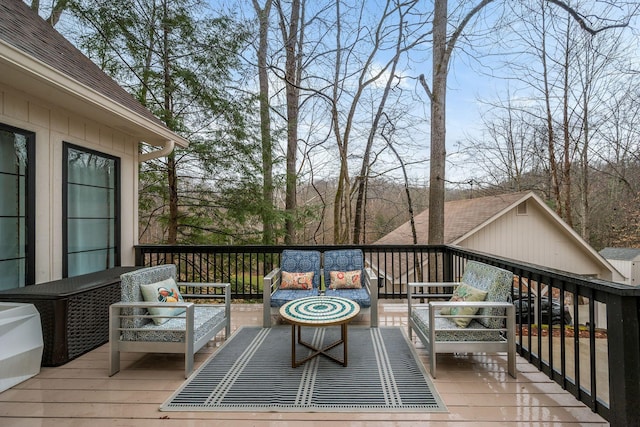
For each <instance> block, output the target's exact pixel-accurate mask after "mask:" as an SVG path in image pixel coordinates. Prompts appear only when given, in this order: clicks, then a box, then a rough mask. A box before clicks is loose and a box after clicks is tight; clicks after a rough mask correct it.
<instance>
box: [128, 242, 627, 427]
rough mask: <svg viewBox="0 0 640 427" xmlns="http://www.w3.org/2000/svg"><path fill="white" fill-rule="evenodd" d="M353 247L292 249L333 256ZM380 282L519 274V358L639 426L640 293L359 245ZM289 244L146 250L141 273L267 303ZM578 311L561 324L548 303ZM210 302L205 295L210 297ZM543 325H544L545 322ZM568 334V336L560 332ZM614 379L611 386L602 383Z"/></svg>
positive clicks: (390, 290) (400, 285) (395, 294)
mask: <svg viewBox="0 0 640 427" xmlns="http://www.w3.org/2000/svg"><path fill="white" fill-rule="evenodd" d="M353 247H354V246H337V245H327V246H312V247H311V246H294V247H291V246H287V247H286V248H297V249H314V250H319V251H325V250H329V249H339V248H353ZM359 247H360V248H362V250H363V251H364V253H365V258H366V263H367V264H368V265H369V266H370V267H371V268H373V269H374V271H375V272H376V273H377V274H378V277H379V286H380V288H379V298H382V299H404V298H406V284H407V283H408V282H419V281H454V280H456V279H457V278H459V277H460V276H461V274H462V271H463V268H464V263H465V261H466V260H470V259H472V260H477V261H480V262H484V263H487V264H491V265H495V266H498V267H501V268H504V269H506V270H509V271H512V272H513V273H514V287H513V298H514V301H517V303H516V309H517V311H519V312H521V313H523V312H524V310H525V309H526V306H523V304H524V303H528V306H529V307H534V309H533V311H534V313H530V314H531V315H529V316H527V318H526V319H523V321H522V323H520V324H519V325H518V326H517V332H518V352H519V354H520V355H521V356H522V357H524V358H526V359H527V360H528V361H529V362H530V363H531V364H533V365H534V366H536V367H537V369H539V370H540V371H542V372H545V373H546V374H547V375H548V376H549V378H551V379H553V380H554V381H556V382H557V383H558V384H560V385H561V386H562V387H563V388H564V389H565V390H567V391H569V392H570V393H571V394H573V395H574V396H575V397H576V398H577V399H579V400H580V401H582V402H584V403H585V404H586V405H588V406H589V407H590V408H591V409H592V410H593V411H594V412H597V413H598V414H600V415H601V416H602V417H603V418H605V419H607V420H608V421H609V422H610V423H611V425H621V426H622V425H632V424H633V423H635V422H637V420H638V419H640V406H639V405H637V404H636V403H635V402H636V399H637V396H640V288H633V287H629V286H626V285H622V284H617V283H613V282H608V281H604V280H598V279H590V278H585V277H581V276H578V275H572V274H569V273H565V272H561V271H556V270H551V269H545V268H544V267H540V266H536V265H531V264H525V263H520V262H515V261H511V260H507V259H502V258H498V257H493V256H491V255H487V254H482V253H478V252H473V251H468V250H464V249H461V248H457V247H452V246H425V245H416V246H412V245H407V246H404V245H394V246H388V245H385V246H381V245H366V246H359ZM283 249H285V247H284V246H167V245H139V246H137V247H136V265H144V266H150V265H156V264H162V263H175V264H176V265H177V266H178V270H179V271H180V276H181V277H180V279H181V280H184V281H193V282H230V283H231V285H232V294H233V296H232V298H234V299H236V300H238V299H240V300H246V301H251V300H260V299H262V278H263V277H264V276H265V275H266V274H267V273H269V271H271V270H272V269H273V268H274V266H277V265H278V264H279V261H280V254H281V252H282V250H283ZM544 294H546V295H547V297H548V298H551V300H553V301H556V302H558V303H559V305H560V308H561V309H563V310H564V309H565V307H566V309H567V310H569V312H570V314H571V324H568V322H567V320H566V319H565V318H564V317H563V316H561V317H560V320H559V324H557V325H553V320H552V313H551V310H548V313H544V312H543V311H542V305H541V304H539V301H540V297H541V296H542V295H544ZM203 297H206V295H203ZM536 319H537V320H536ZM561 331H564V333H561ZM603 378H604V379H605V380H602V379H603Z"/></svg>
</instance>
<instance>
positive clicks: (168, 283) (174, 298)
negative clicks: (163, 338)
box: [140, 278, 185, 325]
mask: <svg viewBox="0 0 640 427" xmlns="http://www.w3.org/2000/svg"><path fill="white" fill-rule="evenodd" d="M140 291H141V292H142V298H143V299H144V300H145V301H146V302H165V303H167V306H170V305H171V304H172V303H176V302H183V301H184V299H182V295H180V292H178V284H177V283H176V281H175V280H174V279H173V278H169V279H165V280H162V281H160V282H157V283H150V284H148V285H140ZM148 311H149V314H151V315H153V316H176V315H178V314H180V313H184V312H185V308H184V307H177V308H173V307H168V308H160V307H149V309H148ZM168 320H169V319H167V318H162V317H159V318H156V317H154V318H153V322H154V323H155V324H156V325H162V324H163V323H165V322H166V321H168Z"/></svg>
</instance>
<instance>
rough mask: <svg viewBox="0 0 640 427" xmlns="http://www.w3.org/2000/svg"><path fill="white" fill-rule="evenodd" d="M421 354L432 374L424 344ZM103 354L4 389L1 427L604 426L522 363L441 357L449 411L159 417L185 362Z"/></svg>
mask: <svg viewBox="0 0 640 427" xmlns="http://www.w3.org/2000/svg"><path fill="white" fill-rule="evenodd" d="M356 322H358V323H360V321H359V320H358V319H356ZM363 323H364V322H363ZM406 323H407V322H406V303H401V302H399V301H398V302H385V301H381V303H380V326H392V325H396V326H399V325H402V326H405V327H406ZM261 324H262V306H261V305H251V304H234V305H233V313H232V329H233V330H235V329H237V328H238V327H240V326H244V325H251V326H260V325H261ZM414 339H415V337H414ZM220 343H221V340H220V339H217V340H216V341H214V342H212V343H211V344H210V345H209V346H207V347H205V348H204V349H202V350H201V351H200V352H199V353H198V354H196V368H197V367H198V366H199V365H200V364H201V363H202V362H203V361H204V360H206V359H207V357H208V356H209V355H210V354H211V353H212V352H214V351H216V349H217V348H218V347H219V345H220ZM416 348H417V350H418V353H419V354H420V356H421V359H422V361H423V363H424V364H425V367H426V369H427V371H428V356H427V354H426V352H425V350H424V348H423V347H422V346H421V345H420V344H416ZM107 350H108V344H105V345H103V346H101V347H99V348H98V349H96V350H94V351H91V352H89V353H87V354H85V355H83V356H81V357H79V358H77V359H75V360H73V361H71V362H69V363H67V364H66V365H64V366H61V367H56V368H42V370H41V372H40V374H39V375H37V376H36V377H34V378H32V379H30V380H27V381H25V382H23V383H21V384H19V385H17V386H15V387H14V388H12V389H9V390H7V391H5V392H3V393H0V426H2V427H5V426H6V427H9V426H11V427H14V426H15V427H23V426H30V427H31V426H46V427H58V426H59V427H63V426H64V427H72V426H90V427H103V426H109V427H115V426H136V427H146V426H166V427H173V426H176V427H178V426H179V427H189V426H208V427H217V426H240V427H243V426H256V427H260V426H268V425H279V426H296V427H311V426H332V427H333V426H338V425H339V426H343V425H350V426H365V425H366V426H367V427H369V426H372V427H376V426H421V425H427V424H428V425H430V426H474V427H476V426H477V427H483V426H492V427H494V426H528V425H544V426H571V425H576V426H577V425H589V426H596V425H608V423H607V422H606V421H605V420H604V419H602V418H601V417H600V416H598V415H596V414H594V413H593V412H591V410H590V409H589V408H587V407H586V406H584V405H583V404H582V403H580V402H579V401H578V400H576V399H575V398H574V397H573V396H572V395H571V394H569V393H567V392H565V391H563V390H562V388H561V387H560V386H559V385H557V384H556V383H554V382H552V381H551V380H549V379H548V378H547V377H546V376H545V375H544V374H542V373H539V372H537V370H536V369H535V368H534V367H533V366H531V365H529V364H528V363H527V362H526V361H525V360H524V359H522V358H520V357H519V358H518V364H517V365H518V366H517V367H518V378H517V380H514V379H513V378H511V377H510V376H509V375H508V374H507V372H506V355H475V356H462V355H458V356H455V355H439V356H438V378H437V379H435V380H434V383H435V386H436V388H437V390H438V392H439V393H440V395H441V397H442V398H443V400H444V402H445V404H446V405H447V408H448V410H449V412H448V413H433V414H419V413H397V412H395V413H383V414H380V413H326V412H322V413H274V412H272V413H258V412H255V413H254V412H160V411H159V410H158V408H159V406H160V405H161V404H162V403H163V402H164V401H165V400H166V399H167V398H168V397H169V396H170V395H171V394H172V393H173V391H175V390H176V389H177V388H178V387H179V386H180V385H181V384H182V383H183V381H184V378H183V374H184V368H183V358H182V356H181V355H162V354H148V355H144V354H142V355H140V354H131V353H129V354H124V355H123V357H122V367H121V371H120V373H118V374H116V375H115V376H113V377H111V378H110V377H109V376H108V375H107V365H108V361H107V357H108V355H107Z"/></svg>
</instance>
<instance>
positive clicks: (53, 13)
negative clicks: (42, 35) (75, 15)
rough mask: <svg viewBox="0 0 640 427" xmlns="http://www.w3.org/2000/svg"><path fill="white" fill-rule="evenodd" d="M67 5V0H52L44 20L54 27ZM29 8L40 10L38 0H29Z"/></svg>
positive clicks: (38, 11)
mask: <svg viewBox="0 0 640 427" xmlns="http://www.w3.org/2000/svg"><path fill="white" fill-rule="evenodd" d="M68 7H69V0H54V1H53V3H52V5H51V8H50V9H48V10H47V12H48V17H46V18H45V20H46V21H47V22H48V23H49V24H51V26H52V27H55V26H56V25H57V24H58V22H59V21H60V17H61V16H62V13H63V12H64V11H65V10H66V9H67V8H68ZM31 9H32V10H33V11H34V12H36V13H40V12H41V5H40V0H31Z"/></svg>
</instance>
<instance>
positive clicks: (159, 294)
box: [109, 264, 231, 378]
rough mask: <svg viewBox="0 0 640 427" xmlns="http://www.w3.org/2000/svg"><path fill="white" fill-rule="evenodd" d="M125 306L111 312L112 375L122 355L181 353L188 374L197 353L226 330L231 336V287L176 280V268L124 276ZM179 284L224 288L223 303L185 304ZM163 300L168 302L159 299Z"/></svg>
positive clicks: (148, 269) (121, 304)
mask: <svg viewBox="0 0 640 427" xmlns="http://www.w3.org/2000/svg"><path fill="white" fill-rule="evenodd" d="M121 279H122V292H121V297H122V299H121V302H119V303H116V304H112V305H111V306H110V311H109V376H111V375H114V374H115V373H117V372H118V371H119V370H120V352H144V353H183V354H184V360H185V361H184V363H185V367H184V375H185V378H187V377H188V376H189V375H190V374H191V371H192V370H193V359H194V358H193V355H194V353H196V352H197V351H198V350H200V349H201V348H202V347H204V346H205V345H206V344H207V343H208V342H209V341H210V340H211V339H213V337H215V336H216V335H217V334H218V332H220V331H222V330H223V329H224V331H225V337H226V338H228V337H229V335H230V333H231V316H230V315H231V292H230V285H229V284H228V283H181V282H176V281H175V280H176V266H175V265H173V264H167V265H159V266H154V267H148V268H143V269H141V270H137V271H133V272H130V273H126V274H123V275H122V276H121ZM180 286H188V287H189V288H203V287H206V288H221V289H222V290H223V291H222V293H220V294H219V295H217V296H218V297H219V298H221V299H223V300H224V304H194V303H191V302H184V300H183V299H182V298H181V296H180V294H179V291H178V289H179V287H180ZM159 299H162V300H164V301H160V300H159Z"/></svg>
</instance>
